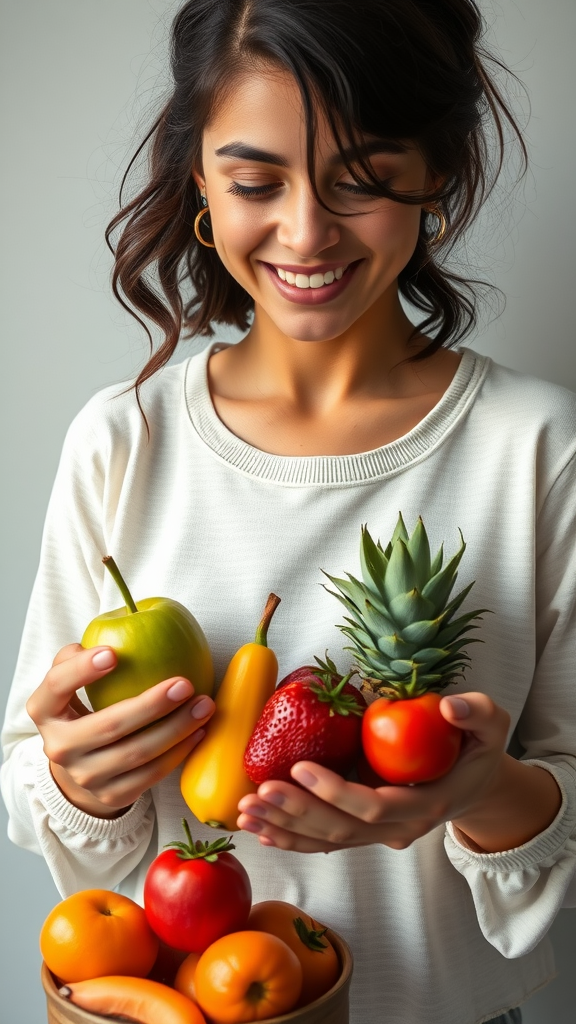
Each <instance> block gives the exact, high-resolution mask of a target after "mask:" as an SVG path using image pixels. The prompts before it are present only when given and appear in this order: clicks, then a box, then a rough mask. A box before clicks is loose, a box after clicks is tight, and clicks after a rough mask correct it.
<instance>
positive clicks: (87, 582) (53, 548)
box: [1, 393, 154, 896]
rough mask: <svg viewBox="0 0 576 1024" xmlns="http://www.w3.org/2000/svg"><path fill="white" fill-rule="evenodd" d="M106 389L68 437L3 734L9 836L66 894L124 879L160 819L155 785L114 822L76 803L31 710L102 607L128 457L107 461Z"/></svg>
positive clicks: (49, 511) (108, 452) (88, 408)
mask: <svg viewBox="0 0 576 1024" xmlns="http://www.w3.org/2000/svg"><path fill="white" fill-rule="evenodd" d="M104 395H105V393H104ZM104 395H99V396H96V398H95V399H92V401H91V402H90V403H88V406H86V407H85V409H84V410H82V412H81V413H80V414H79V416H78V417H77V418H76V420H75V421H74V423H73V424H72V426H71V427H70V430H69V431H68V434H67V436H66V439H65V442H64V446H63V451H62V456H61V459H60V464H59V467H58V472H57V475H56V480H55V483H54V487H53V490H52V494H51V497H50V501H49V505H48V511H47V515H46V521H45V526H44V532H43V537H42V546H41V553H40V562H39V568H38V573H37V576H36V580H35V583H34V587H33V591H32V596H31V600H30V604H29V608H28V613H27V616H26V621H25V626H24V631H23V636H22V642H21V647H20V653H19V657H18V661H17V666H16V672H15V676H14V681H13V684H12V689H11V692H10V695H9V699H8V705H7V711H6V719H5V722H4V727H3V732H2V748H3V756H4V762H3V765H2V769H1V785H2V796H3V798H4V801H5V803H6V806H7V809H8V814H9V823H8V835H9V838H10V839H11V840H12V841H13V842H14V843H16V844H17V845H19V846H22V847H24V848H25V849H27V850H32V851H33V852H35V853H38V854H40V855H41V856H43V857H44V858H45V859H46V862H47V864H48V867H49V869H50V871H51V873H52V876H53V878H54V881H55V884H56V886H57V888H58V890H59V891H60V893H61V894H62V896H67V895H70V894H71V893H72V892H75V891H77V890H79V889H82V888H92V887H94V886H97V887H100V888H109V889H111V888H113V887H114V886H115V885H117V884H118V883H119V882H120V881H121V880H122V879H123V878H124V877H125V876H126V875H127V874H128V873H129V872H130V871H131V870H132V869H133V868H134V867H135V866H136V865H137V864H138V863H139V861H140V860H141V858H142V857H143V855H144V853H145V852H146V849H147V847H148V844H149V842H150V839H151V836H152V831H153V826H154V812H153V806H152V800H151V797H150V794H149V793H145V794H143V795H142V796H141V797H140V798H139V799H138V800H137V801H136V803H135V804H134V805H133V806H132V807H131V808H130V809H129V810H128V811H127V812H125V813H124V814H123V815H121V816H120V817H119V818H115V819H112V820H109V819H101V818H94V817H92V816H91V815H88V814H85V813H84V812H82V811H80V810H78V808H76V807H74V806H73V805H72V804H70V803H69V802H68V801H67V800H66V799H65V797H64V796H63V794H62V793H61V791H60V790H59V789H58V787H57V786H56V784H55V782H54V780H53V779H52V775H51V772H50V767H49V764H48V760H47V758H46V756H45V754H44V751H43V744H42V738H41V736H40V735H39V734H38V732H37V730H36V728H35V726H34V724H33V722H32V720H31V719H30V717H29V716H28V714H27V712H26V701H27V700H28V697H29V696H30V694H31V693H32V692H33V690H35V689H36V687H37V686H39V684H40V683H41V681H42V679H43V678H44V676H45V675H46V672H47V671H48V669H49V668H50V666H51V664H52V660H53V658H54V656H55V654H56V652H57V651H58V650H60V648H61V647H63V646H65V645H66V644H69V643H78V642H79V641H80V638H81V636H82V634H83V632H84V629H85V627H86V625H87V623H88V622H89V621H90V620H91V619H92V618H94V616H95V615H97V614H99V613H100V611H101V609H100V596H99V595H100V590H101V587H102V579H103V572H104V569H103V566H102V555H103V554H105V553H106V550H107V536H108V535H109V530H110V527H111V520H112V519H113V509H114V500H115V494H114V491H115V487H118V486H119V478H120V477H121V475H122V469H121V462H122V458H123V455H122V450H120V453H119V455H118V456H117V455H116V453H115V462H114V465H113V466H112V465H111V464H110V459H109V454H110V450H111V445H110V444H109V443H108V442H107V432H106V430H105V428H102V427H100V428H98V427H97V426H96V425H95V424H96V422H97V420H95V416H94V412H95V406H96V407H97V405H98V403H100V402H102V401H104ZM118 462H120V465H119V464H118Z"/></svg>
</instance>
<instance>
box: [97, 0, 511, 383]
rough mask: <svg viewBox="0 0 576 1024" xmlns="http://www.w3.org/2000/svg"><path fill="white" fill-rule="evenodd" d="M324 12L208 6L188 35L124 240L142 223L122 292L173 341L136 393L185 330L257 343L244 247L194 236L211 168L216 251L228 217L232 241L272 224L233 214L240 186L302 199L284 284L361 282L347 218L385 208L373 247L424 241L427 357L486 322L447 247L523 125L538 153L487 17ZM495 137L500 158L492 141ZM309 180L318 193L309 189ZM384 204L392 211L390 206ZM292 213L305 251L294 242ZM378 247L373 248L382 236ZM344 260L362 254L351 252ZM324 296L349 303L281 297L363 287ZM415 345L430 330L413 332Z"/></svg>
mask: <svg viewBox="0 0 576 1024" xmlns="http://www.w3.org/2000/svg"><path fill="white" fill-rule="evenodd" d="M324 14H325V5H324V4H323V3H322V2H321V0H316V2H314V3H301V2H298V0H293V2H284V3H283V2H275V3H267V2H266V0H250V2H238V0H222V2H219V3H213V2H212V0H197V2H195V3H193V4H185V5H184V7H183V8H182V10H181V11H180V13H179V14H178V15H177V17H176V19H175V21H174V26H173V52H172V67H173V73H174V83H175V89H174V93H173V95H172V97H171V99H170V100H169V102H168V104H167V105H166V107H165V109H164V110H163V112H162V113H161V115H160V117H159V118H158V120H157V122H156V124H155V125H154V127H153V129H152V132H151V133H150V138H151V139H152V149H151V176H150V182H149V184H148V185H147V186H146V188H145V189H144V191H143V192H142V193H141V194H140V195H138V196H136V197H135V198H134V199H133V200H132V201H131V202H130V203H128V204H127V205H126V206H125V207H124V209H123V210H121V211H120V213H119V214H118V215H117V216H116V217H115V218H114V220H113V221H112V223H111V225H110V227H109V230H108V237H109V239H112V237H113V236H114V232H115V230H116V229H117V228H118V227H119V226H120V225H121V224H123V223H124V225H125V226H124V230H123V233H122V235H121V236H120V239H119V241H118V244H117V247H116V267H115V272H114V287H115V289H116V290H117V294H118V295H119V297H120V295H121V294H123V295H124V297H125V299H127V300H128V303H129V304H130V305H131V306H132V307H134V308H135V309H136V310H137V311H138V312H139V313H142V314H144V315H145V317H150V318H151V319H152V320H153V321H155V322H156V323H157V324H158V325H159V326H160V328H161V330H162V332H163V334H164V339H165V340H164V342H163V344H162V345H161V346H160V348H159V349H158V350H157V351H156V352H155V353H154V355H153V356H152V358H151V359H150V361H149V362H148V364H147V365H146V366H145V367H144V369H143V370H142V371H141V373H140V375H139V377H138V378H137V381H136V383H135V387H136V391H137V393H138V391H139V388H140V385H141V384H142V383H143V382H144V381H145V380H146V379H147V378H148V377H149V376H150V375H151V374H153V373H154V372H156V370H157V369H158V368H159V367H160V366H161V365H163V364H164V363H165V362H167V361H168V359H169V358H170V355H171V353H172V352H173V351H174V349H175V347H176V345H177V343H178V339H179V337H180V335H181V332H182V329H183V328H187V329H188V330H189V331H190V332H191V333H192V334H205V335H208V336H210V335H211V334H212V333H213V323H214V322H220V323H230V324H234V325H236V326H238V327H240V328H241V329H245V328H246V327H247V326H248V323H249V314H250V313H251V312H252V311H253V310H254V304H255V302H256V301H257V299H256V296H255V295H254V294H253V284H254V282H255V277H254V267H253V270H252V275H251V276H250V278H249V279H248V278H246V275H245V274H243V275H242V277H241V279H237V278H236V277H235V275H234V273H233V272H231V268H230V266H229V264H228V262H227V259H228V258H229V254H228V252H227V249H226V238H227V237H228V234H227V235H226V236H223V235H222V237H221V243H220V250H219V251H218V256H219V257H220V258H219V259H214V255H213V254H212V253H210V252H209V251H208V250H207V248H206V247H205V246H204V247H203V246H201V245H200V246H199V245H197V244H195V239H194V235H193V233H192V231H191V228H192V225H193V224H194V221H195V219H196V217H197V215H198V214H199V213H200V212H201V211H202V205H201V203H202V197H201V192H200V187H199V186H200V184H201V181H202V174H201V167H202V165H203V164H204V165H205V166H206V172H207V173H208V172H211V173H214V174H215V175H216V176H217V177H215V179H214V180H215V184H216V181H218V187H217V188H216V190H214V189H213V188H209V189H208V192H209V197H208V198H209V201H210V203H209V212H210V222H211V224H212V226H213V227H214V226H216V240H217V241H216V248H217V250H218V246H219V242H218V238H219V235H218V232H220V233H222V231H223V224H222V222H221V221H220V223H219V224H215V221H214V218H216V219H218V215H219V210H221V211H222V213H223V214H225V216H226V217H227V218H229V220H228V229H229V230H230V232H231V234H232V237H234V229H235V228H236V227H237V229H238V230H239V231H242V230H244V229H245V223H244V221H245V220H247V219H249V220H250V224H251V225H252V224H254V225H255V224H256V217H255V214H254V210H253V209H251V210H250V212H248V211H246V212H245V213H244V219H243V218H242V214H241V209H242V207H241V204H239V203H235V204H234V205H232V204H231V203H228V204H225V205H222V203H223V202H224V197H223V196H221V192H222V190H223V188H224V187H225V190H226V191H227V194H228V196H231V197H233V198H235V199H237V200H238V199H244V200H249V201H251V202H252V201H256V200H259V199H262V200H264V199H268V198H269V199H270V201H271V203H273V202H275V201H276V200H278V196H277V193H278V192H279V191H283V192H287V193H288V195H287V197H286V198H285V199H283V200H281V202H282V203H283V206H282V210H283V217H284V223H283V224H282V225H281V230H280V233H279V236H278V240H277V244H276V248H277V249H279V250H281V249H282V248H283V249H284V250H287V249H289V248H290V245H291V243H292V242H295V243H296V250H295V253H296V255H297V256H298V257H299V258H298V259H296V260H295V259H294V252H292V258H291V259H290V260H289V261H287V260H286V258H285V257H286V252H282V251H279V252H274V253H271V255H273V256H274V258H276V259H278V257H280V256H282V257H283V259H282V265H281V269H285V270H286V272H287V273H289V274H290V273H294V274H302V275H303V276H309V275H307V274H306V269H307V266H303V264H304V263H305V262H306V263H307V264H312V270H313V273H314V266H315V267H316V268H318V269H317V270H316V273H320V272H321V268H322V266H323V265H324V264H326V269H327V271H328V272H330V271H334V272H336V271H337V270H338V271H339V270H340V268H341V267H342V269H343V271H344V269H345V267H347V266H349V265H350V263H353V264H354V270H356V269H357V264H358V262H359V259H358V258H357V257H354V258H353V259H352V260H350V255H351V254H350V253H348V252H346V253H344V252H342V253H339V252H335V247H336V245H337V244H338V242H337V236H338V239H339V235H340V231H341V230H345V228H346V218H347V217H348V218H350V217H352V218H354V221H355V223H356V224H357V223H358V220H359V218H360V216H362V217H364V215H365V214H366V212H368V210H369V211H371V212H378V213H379V214H380V217H375V216H371V218H370V219H369V221H370V224H371V226H372V235H374V233H376V232H378V230H382V229H383V228H384V227H386V230H388V231H390V233H391V236H392V235H394V233H395V236H394V237H390V240H389V247H390V248H392V247H393V245H394V243H397V241H398V235H399V233H401V232H402V227H403V225H404V223H406V224H407V225H409V227H410V230H409V232H408V233H407V235H406V236H404V235H403V246H402V252H401V253H399V254H398V257H397V258H396V261H395V264H394V267H393V268H392V267H391V268H390V270H391V271H392V270H393V269H396V270H397V288H398V292H399V294H400V295H402V296H403V297H404V298H406V299H408V300H409V301H410V302H411V303H412V304H413V305H415V306H416V307H417V308H418V309H420V310H422V311H423V312H424V314H425V318H424V320H423V322H422V324H421V325H420V332H422V334H425V333H426V332H427V331H433V333H434V337H433V338H430V337H429V338H427V339H426V343H425V344H423V343H422V341H420V344H418V345H417V346H416V351H415V352H414V353H412V355H413V356H414V357H415V358H417V359H418V358H422V357H425V355H431V354H432V353H433V352H434V351H435V350H436V349H439V348H440V347H441V346H443V345H447V344H452V345H454V344H456V343H457V342H458V341H459V340H461V339H462V338H463V337H464V336H465V335H466V334H467V333H469V331H470V330H471V328H472V326H473V325H474V322H475V297H474V291H473V289H472V287H471V285H470V284H469V282H467V281H465V280H463V279H461V278H459V277H458V275H457V274H455V273H454V272H449V271H448V270H447V269H446V268H445V267H442V266H441V265H440V262H439V261H437V260H436V258H435V257H436V254H437V252H438V250H439V248H440V245H439V244H438V245H437V246H436V248H434V243H441V244H442V246H443V247H444V248H446V249H449V248H450V246H451V245H452V244H453V243H454V242H455V241H457V240H458V238H459V237H460V235H461V234H462V232H463V231H464V229H465V228H466V227H467V225H468V224H469V223H470V222H471V220H472V219H473V217H474V215H475V214H476V213H477V210H478V208H479V207H480V205H481V204H482V202H483V200H484V199H485V198H486V196H487V195H488V194H489V192H490V189H491V187H492V186H493V184H494V182H495V180H496V178H497V176H498V173H499V171H500V169H501V166H502V160H503V152H504V135H505V126H506V124H508V125H509V126H510V127H511V129H512V132H513V134H514V135H515V137H516V139H517V140H518V143H519V146H520V148H521V151H522V154H523V155H524V156H525V148H524V143H523V141H522V138H521V135H520V133H519V131H518V128H517V126H516V123H515V121H514V119H513V117H512V115H511V113H510V111H509V109H508V107H507V106H506V104H505V102H504V100H503V98H502V96H501V95H500V93H499V91H498V88H497V87H496V85H495V84H494V83H493V81H492V79H491V77H490V75H489V72H488V67H489V62H490V59H491V58H490V57H489V56H488V55H486V54H484V55H483V52H482V49H481V46H480V37H481V31H482V26H481V21H480V18H479V15H478V11H477V9H476V7H475V4H474V3H470V2H468V0H446V2H444V3H441V4H438V5H436V7H435V8H434V9H433V10H432V9H431V8H430V6H429V5H425V4H421V3H418V2H415V0H408V2H404V0H388V2H387V3H379V2H378V0H364V2H362V3H360V4H358V6H357V8H356V10H355V16H354V18H351V17H350V4H349V3H348V2H346V0H336V2H334V3H332V4H331V5H330V23H329V25H328V24H327V23H326V19H325V17H324ZM376 24H378V26H379V31H378V32H376V31H374V26H375V25H376ZM406 38H410V46H408V47H407V46H406V43H405V39H406ZM483 56H484V61H483ZM245 104H248V106H245ZM248 112H250V115H251V116H250V117H249V116H247V115H248ZM245 115H246V116H245ZM490 121H492V125H491V124H490ZM493 129H495V130H494V131H493ZM492 132H493V134H494V135H495V137H496V140H497V142H498V146H497V148H496V150H493V149H492V147H491V146H490V144H489V142H488V139H489V138H490V135H491V133H492ZM209 140H210V142H209ZM318 143H320V147H319V148H320V151H318V148H317V147H318ZM373 158H375V159H373ZM193 168H194V169H195V173H194V176H193V177H191V174H190V171H191V169H193ZM240 169H242V173H236V172H240ZM279 169H282V171H284V172H288V178H289V179H290V180H289V181H287V182H285V184H287V185H291V186H292V187H288V188H283V187H282V185H283V182H284V179H283V178H281V179H278V177H277V175H276V176H275V173H274V172H275V171H278V170H279ZM328 171H330V173H329V174H328V176H327V172H328ZM233 172H234V173H236V177H234V173H233ZM343 172H346V173H343ZM304 176H306V177H307V178H308V181H305V180H304ZM296 177H298V178H299V183H300V186H302V187H298V188H296V187H294V186H295V184H296V182H295V178H296ZM225 181H226V185H225V186H224V182H225ZM195 185H196V187H195ZM379 197H380V198H382V199H387V200H388V203H386V204H384V205H382V203H380V204H378V203H377V202H376V200H377V199H378V198H379ZM392 200H394V202H392ZM311 201H313V205H314V208H315V215H314V216H313V217H312V218H311V217H310V211H311V208H312V207H311V205H310V203H311ZM215 204H216V205H215ZM404 206H405V207H406V208H405V209H404ZM274 209H276V207H274ZM321 210H325V212H332V214H333V217H332V219H331V220H326V218H324V220H323V221H320V220H319V219H318V216H319V213H320V211H321ZM334 215H336V217H337V219H336V221H334ZM267 216H268V214H267ZM286 216H288V217H289V220H290V222H291V227H290V236H291V237H290V238H289V239H288V238H286V242H283V241H282V239H283V238H284V234H283V233H282V232H285V231H286ZM294 217H296V219H295V220H294ZM258 218H259V219H260V220H261V219H262V214H259V215H258ZM205 223H206V218H205V219H204V224H205ZM263 223H264V225H265V223H266V217H265V218H264V221H263ZM302 227H304V230H305V231H306V233H307V237H305V238H303V239H302V241H301V242H299V241H298V238H297V236H294V232H295V231H296V232H297V231H300V230H301V229H302ZM228 229H227V231H228ZM311 231H316V233H317V234H316V237H314V236H311V235H310V232H311ZM318 232H320V234H318ZM346 233H347V232H346V231H345V234H346ZM367 234H368V244H370V229H369V228H367ZM200 237H202V236H200ZM278 243H281V244H280V245H279V244H278ZM298 245H300V246H302V245H304V249H303V250H302V251H300V250H299V249H298ZM310 246H311V247H312V250H313V251H311V250H310ZM339 247H340V248H341V249H342V250H344V249H345V248H347V246H346V238H344V241H343V242H341V243H340V246H339ZM333 253H334V255H335V257H336V258H335V259H334V258H333ZM320 256H321V257H322V259H321V258H320ZM342 256H345V257H346V261H345V262H344V263H343V261H342V258H341V257H342ZM358 256H359V254H358ZM263 262H266V261H263ZM400 264H401V265H400ZM273 266H274V264H272V265H271V267H273ZM147 268H150V269H152V268H155V271H156V273H157V277H158V281H159V284H160V286H161V292H160V296H158V294H156V293H155V292H154V291H153V289H152V287H151V285H150V284H149V283H148V282H147V280H146V277H145V273H144V272H145V270H146V269H147ZM364 269H366V267H364ZM270 273H271V276H272V279H274V276H276V278H277V279H278V280H281V277H279V275H277V274H275V271H274V270H273V269H271V270H270ZM183 274H184V277H188V278H189V281H190V284H191V286H192V297H191V298H189V299H188V301H183V297H182V275H183ZM335 276H336V273H335ZM350 276H351V274H350V272H349V273H348V277H350ZM260 277H261V278H262V275H260ZM344 277H346V275H344V274H343V278H344ZM286 283H287V284H290V283H291V282H290V281H289V279H287V282H286ZM294 284H295V286H296V287H298V285H297V284H296V282H294ZM303 284H304V282H303V281H302V280H301V281H300V286H302V285H303ZM363 284H364V282H363ZM324 287H328V288H331V289H332V291H331V292H330V293H326V294H324V293H322V296H320V295H315V294H314V288H313V287H312V292H311V293H309V294H307V295H306V296H304V295H300V296H299V297H298V300H296V299H295V297H294V295H293V293H292V291H291V290H290V288H284V289H283V290H282V291H280V287H279V288H278V291H279V294H281V295H283V296H284V297H285V298H288V299H289V300H291V301H293V302H294V301H298V302H299V303H301V304H302V305H304V306H307V305H313V306H314V308H315V311H317V310H318V306H323V305H324V303H325V302H327V301H328V299H331V298H335V299H339V298H340V296H341V294H342V293H343V292H345V291H346V290H347V287H346V281H345V283H344V285H338V286H337V287H334V283H333V282H326V283H325V285H324ZM302 290H303V291H304V290H307V289H302ZM363 290H364V294H365V295H367V289H364V288H363ZM340 305H341V304H339V308H340ZM396 309H398V306H397V305H396ZM293 312H294V313H295V311H293ZM325 312H326V310H324V309H323V310H322V314H324V313H325ZM295 315H296V314H295ZM327 315H328V320H329V316H330V314H329V313H328V314H327ZM314 319H316V318H314ZM301 321H304V322H305V323H306V324H307V325H308V326H307V328H306V327H303V328H302V329H303V330H304V332H306V329H308V330H311V331H312V336H313V337H315V338H317V339H318V338H319V337H321V336H324V335H323V328H322V327H318V326H314V327H312V326H310V325H311V323H312V321H311V319H310V318H309V317H308V318H306V317H305V316H302V311H300V316H299V320H298V322H301ZM403 327H404V330H403V333H404V335H406V325H405V324H404V325H403ZM327 330H328V335H326V336H327V337H328V336H332V337H333V336H334V331H336V333H340V329H339V325H338V326H336V327H334V321H332V326H330V325H329V324H327ZM330 331H332V334H331V335H330ZM412 334H413V335H416V334H418V332H417V331H415V329H413V328H412ZM296 336H299V335H296ZM304 336H305V333H304ZM403 340H404V341H405V340H406V338H405V337H404V339H403Z"/></svg>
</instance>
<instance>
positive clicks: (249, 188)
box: [226, 178, 392, 199]
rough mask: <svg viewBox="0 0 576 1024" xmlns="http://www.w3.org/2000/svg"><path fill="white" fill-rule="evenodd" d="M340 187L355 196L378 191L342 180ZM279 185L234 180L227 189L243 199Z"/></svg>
mask: <svg viewBox="0 0 576 1024" xmlns="http://www.w3.org/2000/svg"><path fill="white" fill-rule="evenodd" d="M391 180H392V179H391V178H386V180H385V181H383V184H384V185H388V184H389V182H390V181H391ZM338 188H340V189H341V191H343V192H349V193H351V194H352V195H355V196H370V195H372V196H374V195H376V193H374V192H369V191H368V189H366V188H363V187H362V185H352V184H351V183H350V182H347V181H341V182H340V183H339V185H338ZM277 189H278V185H277V184H276V183H274V182H273V183H271V184H270V185H240V184H239V183H238V182H237V181H233V182H232V184H231V185H230V186H229V187H228V188H227V189H226V191H227V192H229V193H230V194H231V195H233V196H241V197H242V198H243V199H250V198H251V197H252V196H270V195H272V193H273V192H276V191H277Z"/></svg>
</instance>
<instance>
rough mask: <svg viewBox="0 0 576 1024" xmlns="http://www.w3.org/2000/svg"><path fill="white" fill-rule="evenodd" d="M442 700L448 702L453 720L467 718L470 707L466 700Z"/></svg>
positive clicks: (446, 698) (457, 698) (458, 698)
mask: <svg viewBox="0 0 576 1024" xmlns="http://www.w3.org/2000/svg"><path fill="white" fill-rule="evenodd" d="M444 700H448V701H450V707H451V708H452V712H453V714H454V717H455V718H468V715H469V714H470V705H469V703H468V701H467V700H464V699H463V698H462V697H445V698H444Z"/></svg>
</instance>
